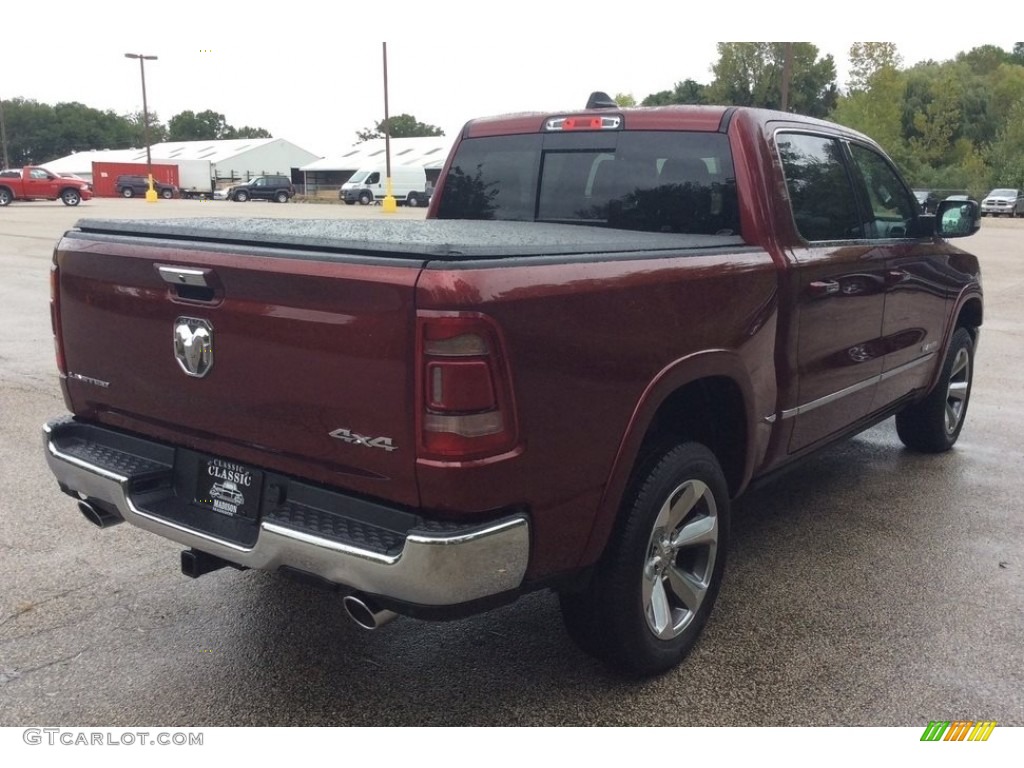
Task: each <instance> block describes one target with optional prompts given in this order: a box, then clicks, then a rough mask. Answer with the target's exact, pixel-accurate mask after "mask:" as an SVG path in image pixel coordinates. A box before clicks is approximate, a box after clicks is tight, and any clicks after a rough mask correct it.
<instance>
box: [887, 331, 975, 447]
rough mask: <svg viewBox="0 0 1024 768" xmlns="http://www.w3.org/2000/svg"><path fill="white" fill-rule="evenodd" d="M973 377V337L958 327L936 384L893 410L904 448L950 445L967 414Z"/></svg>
mask: <svg viewBox="0 0 1024 768" xmlns="http://www.w3.org/2000/svg"><path fill="white" fill-rule="evenodd" d="M973 377H974V338H973V337H972V336H971V332H970V331H968V330H967V329H966V328H957V330H956V333H954V334H953V339H952V341H951V342H950V344H949V352H947V353H946V360H945V362H943V364H942V372H941V374H940V375H939V381H938V383H937V384H936V385H935V388H934V389H933V390H932V391H931V393H930V394H929V395H928V397H926V398H925V399H924V400H922V401H921V402H919V403H914V404H913V405H908V406H907V407H906V408H904V409H903V410H902V411H900V412H899V413H897V414H896V433H897V434H898V435H899V437H900V440H901V441H902V442H903V444H904V445H905V446H907V448H911V449H913V450H915V451H921V452H922V453H942V452H944V451H948V450H949V449H950V448H952V447H953V445H954V443H956V441H957V438H958V437H960V430H962V429H963V428H964V420H965V419H966V418H967V403H968V402H969V401H970V398H971V381H972V380H973Z"/></svg>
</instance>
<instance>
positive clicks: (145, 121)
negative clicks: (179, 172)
mask: <svg viewBox="0 0 1024 768" xmlns="http://www.w3.org/2000/svg"><path fill="white" fill-rule="evenodd" d="M124 57H125V58H126V59H138V60H139V74H140V75H142V136H143V138H144V139H145V141H146V176H147V178H148V179H149V189H147V190H146V202H149V203H155V202H156V201H157V196H156V190H155V189H153V158H152V157H151V156H150V154H149V107H148V105H147V104H146V60H147V59H148V60H150V61H155V60H156V56H145V55H143V54H141V53H126V54H125V55H124Z"/></svg>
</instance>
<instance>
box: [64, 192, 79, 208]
mask: <svg viewBox="0 0 1024 768" xmlns="http://www.w3.org/2000/svg"><path fill="white" fill-rule="evenodd" d="M60 200H61V202H62V203H64V205H70V206H75V205H78V204H79V203H80V202H82V195H81V193H79V191H78V190H77V189H65V190H64V191H63V192H61V193H60Z"/></svg>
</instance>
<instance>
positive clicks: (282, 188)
mask: <svg viewBox="0 0 1024 768" xmlns="http://www.w3.org/2000/svg"><path fill="white" fill-rule="evenodd" d="M293 197H295V187H294V186H293V185H292V180H291V179H289V178H288V177H287V176H277V175H274V176H257V177H255V178H253V179H250V180H249V181H247V182H245V183H243V184H233V185H232V186H230V187H228V188H227V198H228V200H234V201H235V202H236V203H244V202H246V201H247V200H273V201H274V202H276V203H287V202H288V201H289V200H291V199H292V198H293Z"/></svg>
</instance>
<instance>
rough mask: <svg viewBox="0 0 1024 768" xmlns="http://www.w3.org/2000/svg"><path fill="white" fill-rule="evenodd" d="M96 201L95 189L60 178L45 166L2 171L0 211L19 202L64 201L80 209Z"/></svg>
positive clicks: (82, 181) (86, 183) (81, 181)
mask: <svg viewBox="0 0 1024 768" xmlns="http://www.w3.org/2000/svg"><path fill="white" fill-rule="evenodd" d="M91 199H92V186H91V185H90V184H89V183H88V182H87V181H84V180H82V179H75V178H68V177H65V176H59V175H57V174H56V173H53V172H52V171H50V170H48V169H46V168H43V167H41V166H34V165H28V166H25V167H24V168H21V169H16V168H11V169H5V170H2V171H0V207H3V206H5V205H10V204H11V203H12V202H13V201H15V200H60V201H61V202H62V203H64V205H70V206H74V205H78V204H79V203H80V202H81V201H83V200H91Z"/></svg>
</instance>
